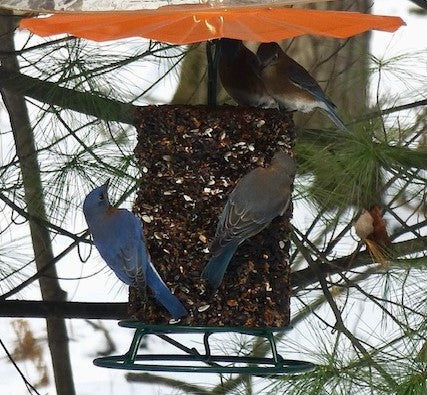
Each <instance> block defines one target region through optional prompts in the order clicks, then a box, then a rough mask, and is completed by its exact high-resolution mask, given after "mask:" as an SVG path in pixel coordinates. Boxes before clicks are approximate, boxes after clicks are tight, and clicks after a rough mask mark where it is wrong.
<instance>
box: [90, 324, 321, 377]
mask: <svg viewBox="0 0 427 395" xmlns="http://www.w3.org/2000/svg"><path fill="white" fill-rule="evenodd" d="M119 326H122V327H126V328H134V329H135V334H134V336H133V340H132V343H131V345H130V348H129V351H128V352H127V353H126V354H124V355H112V356H109V357H102V358H96V359H95V360H94V361H93V363H94V364H95V365H96V366H100V367H105V368H113V369H125V370H141V371H148V372H195V373H202V372H203V373H239V374H252V375H274V374H279V373H301V372H306V371H308V370H312V369H314V367H315V365H314V364H312V363H310V362H305V361H298V360H294V359H284V358H282V356H281V355H280V354H278V352H277V347H276V341H275V338H274V332H279V331H283V330H289V329H290V328H244V327H216V326H179V325H146V324H144V323H142V322H140V321H120V322H119ZM221 332H236V333H241V334H245V335H252V336H258V337H264V338H266V339H267V340H268V342H269V344H270V350H271V353H272V357H271V358H261V357H252V356H239V355H212V353H211V348H210V344H209V337H210V336H211V335H213V334H215V333H221ZM190 333H200V334H203V344H204V349H205V350H204V351H205V352H204V354H202V353H199V352H198V351H197V350H196V349H195V348H189V347H186V346H185V345H183V344H181V343H180V342H178V341H176V340H174V339H172V338H171V337H169V336H168V335H170V334H190ZM146 335H155V336H157V337H159V338H161V339H162V340H164V341H166V342H168V343H169V344H171V345H173V346H175V347H176V348H178V349H179V350H181V351H183V352H184V353H185V354H143V355H141V354H138V348H139V345H140V343H141V340H142V338H143V337H144V336H146ZM150 362H151V363H150ZM156 362H157V363H156ZM195 362H198V363H199V364H200V365H194V364H191V363H195ZM158 363H163V364H158ZM184 363H185V364H184ZM187 364H188V365H187ZM203 364H204V365H203ZM236 365H239V366H236ZM242 365H244V366H242Z"/></svg>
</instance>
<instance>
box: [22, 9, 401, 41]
mask: <svg viewBox="0 0 427 395" xmlns="http://www.w3.org/2000/svg"><path fill="white" fill-rule="evenodd" d="M172 8H173V9H172ZM402 25H405V22H404V21H403V20H402V19H401V18H400V17H395V16H380V15H371V14H363V13H359V12H344V11H323V10H307V9H295V8H277V7H259V6H257V7H246V8H237V9H234V8H222V9H212V8H203V7H201V9H200V11H196V10H195V9H194V7H192V8H191V9H186V8H185V7H183V6H171V7H169V6H165V7H161V8H158V9H156V10H139V11H121V12H118V11H112V12H70V13H64V12H63V13H58V14H54V15H52V16H50V17H41V18H25V19H22V21H21V23H20V27H21V28H23V29H28V30H30V31H31V32H32V33H35V34H37V35H39V36H50V35H55V34H62V33H68V34H71V35H73V36H76V37H80V38H85V39H89V40H94V41H107V40H116V39H122V38H126V37H145V38H148V39H152V40H156V41H162V42H167V43H172V44H190V43H195V42H200V41H206V40H212V39H216V38H222V37H228V38H235V39H241V40H247V41H258V42H270V41H278V40H283V39H287V38H291V37H297V36H301V35H304V34H312V35H319V36H324V37H332V38H341V39H342V38H347V37H351V36H354V35H356V34H360V33H364V32H367V31H369V30H382V31H387V32H394V31H396V30H397V29H398V28H399V27H400V26H402Z"/></svg>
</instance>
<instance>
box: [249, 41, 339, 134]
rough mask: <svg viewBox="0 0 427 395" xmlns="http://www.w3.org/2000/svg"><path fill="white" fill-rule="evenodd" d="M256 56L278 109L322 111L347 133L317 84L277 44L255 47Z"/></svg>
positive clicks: (263, 78)
mask: <svg viewBox="0 0 427 395" xmlns="http://www.w3.org/2000/svg"><path fill="white" fill-rule="evenodd" d="M257 57H258V60H259V62H260V67H261V78H262V81H263V82H264V85H265V87H266V89H267V91H268V93H269V94H270V95H271V96H272V97H273V98H274V99H275V100H276V101H277V103H278V105H279V107H284V108H286V109H287V110H289V111H294V110H298V111H302V112H310V111H312V110H314V109H315V108H316V107H317V108H321V109H322V110H324V111H325V112H326V114H327V115H328V116H329V118H331V120H332V121H333V122H334V123H335V125H336V126H337V127H338V128H340V129H343V130H347V128H346V127H345V125H344V123H343V122H342V121H341V119H340V118H339V117H338V115H337V114H336V112H335V110H336V106H335V104H334V103H332V102H331V101H330V100H329V99H328V98H327V97H326V95H325V93H324V92H323V90H322V88H321V87H320V86H319V84H318V83H317V81H316V80H315V79H314V78H313V77H312V76H311V75H310V74H309V73H308V71H307V70H306V69H305V68H304V67H302V66H301V65H300V64H299V63H297V62H296V61H295V60H293V59H292V58H290V57H289V56H288V55H286V53H285V52H283V50H282V48H280V46H279V44H277V43H276V42H271V43H262V44H261V45H260V46H259V47H258V51H257Z"/></svg>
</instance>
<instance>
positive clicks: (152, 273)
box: [146, 262, 187, 319]
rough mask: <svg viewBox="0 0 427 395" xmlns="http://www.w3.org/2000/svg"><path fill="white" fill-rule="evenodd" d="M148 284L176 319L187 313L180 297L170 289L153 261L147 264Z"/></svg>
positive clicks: (158, 299)
mask: <svg viewBox="0 0 427 395" xmlns="http://www.w3.org/2000/svg"><path fill="white" fill-rule="evenodd" d="M146 274H147V285H148V286H149V287H150V289H151V290H152V291H153V294H154V297H155V298H156V299H157V301H158V302H159V303H160V304H162V305H163V307H164V308H165V309H166V310H167V311H168V312H169V314H170V315H171V316H172V317H173V318H174V319H179V318H181V317H184V316H186V315H187V310H186V309H185V307H184V305H183V304H182V303H181V302H180V301H179V300H178V298H177V297H176V296H175V295H174V294H173V293H172V292H171V291H170V289H169V288H168V287H167V285H166V284H165V283H164V282H163V280H162V278H161V277H160V275H159V273H157V270H156V269H155V267H154V266H153V264H152V263H151V262H149V265H148V266H147V273H146Z"/></svg>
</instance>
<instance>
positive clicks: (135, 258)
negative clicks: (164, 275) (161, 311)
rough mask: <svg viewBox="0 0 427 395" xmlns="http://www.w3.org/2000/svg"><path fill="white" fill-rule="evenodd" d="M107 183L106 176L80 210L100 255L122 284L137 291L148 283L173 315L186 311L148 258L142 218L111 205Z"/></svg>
mask: <svg viewBox="0 0 427 395" xmlns="http://www.w3.org/2000/svg"><path fill="white" fill-rule="evenodd" d="M108 184H109V180H108V181H107V182H106V183H105V184H104V185H101V186H100V187H98V188H95V189H94V190H93V191H92V192H90V193H89V194H88V195H87V196H86V198H85V200H84V203H83V213H84V215H85V218H86V222H87V224H88V226H89V230H90V232H91V234H92V237H93V242H94V244H95V246H96V248H97V250H98V251H99V253H100V255H101V256H102V258H103V259H104V260H105V262H106V263H107V265H108V266H109V267H110V268H111V269H112V270H113V271H114V273H115V274H116V276H117V277H118V278H119V279H120V280H121V281H123V282H124V283H125V284H127V285H131V286H133V287H136V288H137V289H138V290H139V291H140V292H141V291H142V292H145V286H146V285H148V287H149V288H150V289H151V291H152V292H153V294H154V297H155V298H156V300H157V301H158V302H159V303H160V304H161V305H163V307H164V308H165V309H166V310H167V311H168V312H169V313H170V315H171V316H172V317H173V318H174V319H178V318H181V317H183V316H185V315H187V310H186V309H185V307H184V306H183V305H182V303H181V302H180V301H179V300H178V299H177V297H176V296H175V295H173V294H172V292H171V291H170V290H169V288H168V287H167V286H166V284H165V283H164V282H163V280H162V279H161V277H160V275H159V273H158V272H157V270H156V269H155V267H154V266H153V263H152V262H151V259H150V256H149V254H148V251H147V247H146V244H145V237H144V234H143V232H142V223H141V221H140V220H139V219H138V218H137V217H136V216H135V215H134V214H132V213H131V212H130V211H128V210H126V209H118V208H115V207H113V206H111V204H110V201H109V199H108Z"/></svg>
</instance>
